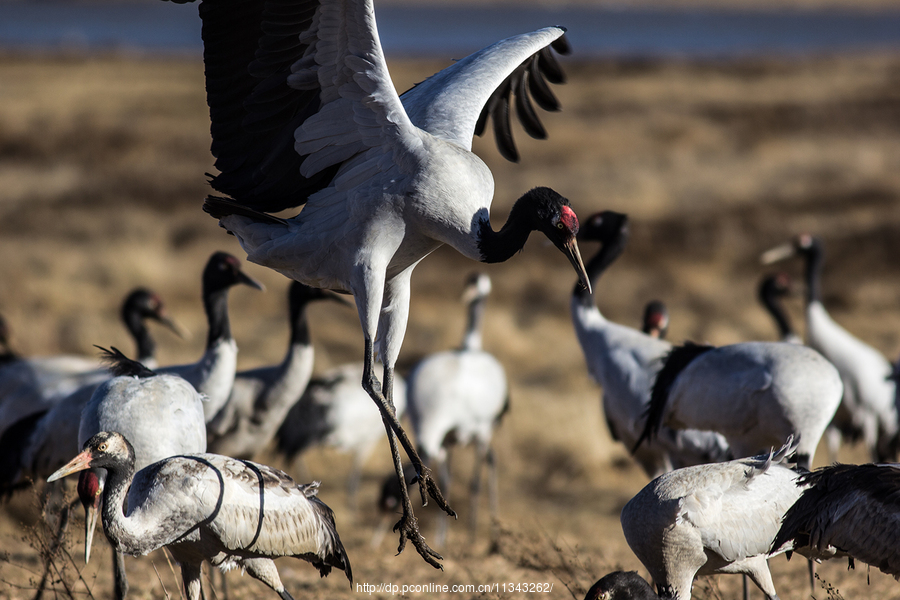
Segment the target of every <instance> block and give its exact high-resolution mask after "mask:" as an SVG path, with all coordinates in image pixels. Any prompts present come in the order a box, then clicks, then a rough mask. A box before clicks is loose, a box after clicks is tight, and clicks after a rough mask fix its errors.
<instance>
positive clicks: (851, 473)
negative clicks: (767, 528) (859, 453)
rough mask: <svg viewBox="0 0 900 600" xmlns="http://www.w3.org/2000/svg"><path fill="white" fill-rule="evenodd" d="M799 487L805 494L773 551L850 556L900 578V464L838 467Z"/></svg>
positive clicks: (817, 472) (788, 516) (813, 474)
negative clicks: (899, 542)
mask: <svg viewBox="0 0 900 600" xmlns="http://www.w3.org/2000/svg"><path fill="white" fill-rule="evenodd" d="M797 485H798V486H799V487H800V488H802V489H803V493H802V494H801V496H800V498H799V500H797V501H796V502H795V503H794V505H793V506H791V508H790V509H789V510H788V511H787V513H786V514H785V515H784V518H783V520H782V523H781V529H780V530H779V531H778V535H776V536H775V540H774V541H773V546H778V547H781V546H782V545H783V544H787V545H789V546H790V547H793V548H795V549H798V550H801V551H804V550H805V551H806V552H807V553H809V554H810V555H812V556H814V557H816V558H819V559H826V558H832V557H836V556H850V558H851V560H852V559H856V560H860V561H862V562H864V563H866V564H870V565H872V566H874V567H878V569H880V570H881V571H882V572H884V573H887V574H888V575H893V576H894V577H895V578H896V577H898V576H900V551H898V549H897V539H896V533H897V522H898V518H900V511H898V508H900V465H897V464H871V463H870V464H865V465H844V464H835V465H831V466H828V467H822V468H820V469H817V470H815V471H812V472H810V473H804V474H803V475H801V476H800V478H799V479H798V480H797Z"/></svg>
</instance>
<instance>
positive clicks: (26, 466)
mask: <svg viewBox="0 0 900 600" xmlns="http://www.w3.org/2000/svg"><path fill="white" fill-rule="evenodd" d="M120 312H121V317H122V321H123V322H124V323H125V325H126V327H127V329H128V331H129V332H130V333H131V335H132V337H133V338H134V341H135V345H136V349H137V355H138V357H139V360H140V361H141V362H142V363H144V364H150V365H153V364H155V362H156V356H155V349H156V344H155V342H154V341H153V338H152V337H151V335H150V331H149V330H148V329H147V321H156V322H158V323H160V324H162V325H163V326H165V327H167V328H168V329H171V330H172V331H173V332H175V334H176V335H178V336H179V337H184V328H183V327H181V325H179V324H178V323H177V321H175V320H174V319H172V317H171V316H170V315H169V313H168V311H167V310H166V308H165V305H164V303H163V301H162V299H161V298H160V296H159V294H157V293H156V292H154V291H152V290H149V289H147V288H144V287H138V288H135V289H134V290H132V291H131V292H130V293H129V294H128V295H127V296H126V297H125V300H124V302H123V303H122V308H121V311H120ZM103 374H104V375H105V377H109V374H108V371H106V370H105V369H104V371H103ZM100 382H101V379H100V373H98V374H97V381H95V382H93V383H88V384H85V385H83V386H81V388H79V389H78V390H76V391H75V392H73V394H70V396H69V397H65V398H61V399H57V400H56V401H55V402H54V403H53V404H52V405H51V406H49V407H46V406H45V407H41V406H37V407H34V406H28V405H27V404H24V405H23V406H22V409H21V411H20V412H25V411H28V410H31V411H34V412H31V414H26V415H25V416H24V417H22V418H21V419H19V420H18V421H16V422H15V423H13V424H12V425H11V426H10V427H9V428H8V429H7V431H6V432H4V434H3V435H2V436H0V457H2V461H0V490H2V491H3V492H5V493H8V492H12V491H14V490H16V489H18V488H21V487H22V486H24V485H26V484H27V483H28V482H29V481H38V480H42V479H44V478H46V477H47V475H49V474H50V473H52V472H53V471H55V470H56V469H57V468H59V467H60V466H61V465H62V464H63V463H65V461H66V458H67V456H68V455H70V454H71V453H72V451H73V450H77V449H78V420H79V419H80V418H81V410H82V408H83V407H84V404H85V403H86V402H87V401H88V400H89V399H90V397H91V394H92V393H93V392H94V390H95V389H96V388H97V386H98V385H99V384H100ZM70 397H74V398H76V399H77V400H70ZM32 400H33V399H32ZM6 401H9V402H12V401H13V399H7V400H6ZM16 401H17V402H23V403H24V402H25V398H24V397H22V398H20V399H18V400H16Z"/></svg>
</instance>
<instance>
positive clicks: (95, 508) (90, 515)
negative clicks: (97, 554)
mask: <svg viewBox="0 0 900 600" xmlns="http://www.w3.org/2000/svg"><path fill="white" fill-rule="evenodd" d="M100 502H101V500H100V496H97V499H96V501H95V502H93V503H92V504H86V505H85V507H84V564H88V563H89V562H90V560H91V546H92V545H93V543H94V530H95V529H97V517H98V516H100Z"/></svg>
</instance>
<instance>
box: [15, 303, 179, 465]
mask: <svg viewBox="0 0 900 600" xmlns="http://www.w3.org/2000/svg"><path fill="white" fill-rule="evenodd" d="M119 314H120V316H121V319H122V322H123V323H124V324H125V328H126V329H127V330H128V333H129V334H130V335H131V338H132V339H133V340H134V343H135V346H136V348H137V353H138V356H140V357H141V359H143V360H145V361H148V362H150V361H153V360H155V358H154V351H155V346H154V342H153V339H152V338H151V337H150V333H149V331H148V330H147V326H146V321H156V322H158V323H160V324H161V325H163V326H164V327H166V328H167V329H170V330H171V331H173V332H175V334H176V335H178V336H179V337H184V335H185V330H184V328H183V327H182V326H181V325H179V324H178V323H177V322H176V321H174V320H173V319H172V318H171V317H170V316H169V314H168V311H167V310H166V308H165V305H164V304H163V301H162V299H161V298H160V296H159V295H158V294H157V293H156V292H153V291H152V290H149V289H147V288H143V287H138V288H135V289H133V290H132V291H130V292H129V293H128V294H127V295H126V296H125V298H124V300H123V301H122V305H121V308H120V311H119ZM107 377H108V373H107V369H106V366H105V365H103V363H102V362H101V361H100V360H98V359H97V358H88V357H87V356H77V355H56V356H43V357H34V358H21V359H19V360H17V361H14V362H12V363H10V364H9V365H8V366H7V367H6V368H3V369H0V435H3V434H4V433H5V432H6V431H7V430H8V429H10V428H11V427H12V426H13V424H15V423H18V422H19V421H21V420H22V419H23V418H26V417H32V419H31V423H33V422H34V421H35V420H36V419H38V418H40V417H39V416H35V415H36V413H44V412H45V411H47V410H48V409H50V408H51V407H53V406H54V405H56V404H57V403H59V402H60V401H62V400H63V399H64V398H66V397H67V396H68V395H70V394H71V393H73V392H75V391H76V390H78V389H79V388H81V387H83V386H86V385H91V386H92V388H94V387H97V385H99V384H100V382H101V381H103V380H104V379H106V378H107ZM27 433H28V432H27V431H26V430H25V429H24V427H23V425H17V426H16V427H15V431H14V432H13V435H16V436H17V438H18V439H19V441H20V442H23V441H24V440H25V439H26V437H27ZM21 436H26V437H21ZM0 444H2V442H0ZM16 445H20V443H17V444H16ZM4 456H6V454H5V453H4Z"/></svg>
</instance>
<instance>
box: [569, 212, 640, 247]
mask: <svg viewBox="0 0 900 600" xmlns="http://www.w3.org/2000/svg"><path fill="white" fill-rule="evenodd" d="M628 233H629V229H628V215H626V214H623V213H618V212H615V211H612V210H604V211H603V212H599V213H596V214H594V215H591V216H590V217H588V219H587V220H586V221H585V223H584V226H583V227H582V228H581V233H580V234H579V236H578V239H580V240H587V241H591V242H601V243H604V244H606V243H609V242H610V241H611V240H614V239H616V238H621V237H627V236H628Z"/></svg>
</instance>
